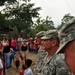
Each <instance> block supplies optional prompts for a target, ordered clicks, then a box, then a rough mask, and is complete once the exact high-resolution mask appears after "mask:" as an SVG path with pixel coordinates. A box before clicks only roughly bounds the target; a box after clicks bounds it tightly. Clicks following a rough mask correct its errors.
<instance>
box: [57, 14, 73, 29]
mask: <svg viewBox="0 0 75 75" xmlns="http://www.w3.org/2000/svg"><path fill="white" fill-rule="evenodd" d="M72 18H74V16H71V14H70V13H68V14H65V15H64V16H63V19H62V20H61V25H59V26H58V27H57V29H60V28H61V27H62V26H63V25H64V24H65V23H66V22H67V21H69V20H71V19H72Z"/></svg>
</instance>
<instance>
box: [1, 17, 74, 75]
mask: <svg viewBox="0 0 75 75" xmlns="http://www.w3.org/2000/svg"><path fill="white" fill-rule="evenodd" d="M17 51H19V56H20V58H21V61H22V71H21V72H20V75H75V59H74V58H75V18H73V19H72V20H70V21H68V22H67V23H65V25H63V26H62V27H61V28H60V30H56V29H54V30H48V31H40V32H38V33H37V34H36V37H35V39H33V38H32V37H29V38H28V39H25V38H24V39H23V38H22V37H21V36H19V38H18V39H17V40H16V39H15V38H14V37H12V38H11V39H6V38H4V39H3V40H2V41H1V42H0V52H3V54H4V60H5V68H9V67H11V66H12V60H13V59H14V58H16V60H15V66H16V68H17V69H18V68H19V65H20V61H19V57H18V56H17V53H18V52H17ZM29 51H33V52H37V53H38V58H37V61H36V64H35V67H34V70H33V71H32V69H31V64H32V62H33V60H31V59H28V58H26V56H27V53H28V52H29ZM2 69H3V62H2V59H0V70H1V71H0V74H1V75H2Z"/></svg>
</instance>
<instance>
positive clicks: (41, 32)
mask: <svg viewBox="0 0 75 75" xmlns="http://www.w3.org/2000/svg"><path fill="white" fill-rule="evenodd" d="M44 35H45V31H40V32H38V33H37V34H36V37H35V38H36V39H37V38H41V37H43V36H44Z"/></svg>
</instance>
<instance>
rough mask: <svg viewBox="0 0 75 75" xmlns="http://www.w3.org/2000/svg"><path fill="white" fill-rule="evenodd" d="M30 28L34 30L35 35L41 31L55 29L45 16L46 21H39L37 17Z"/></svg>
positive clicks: (49, 19)
mask: <svg viewBox="0 0 75 75" xmlns="http://www.w3.org/2000/svg"><path fill="white" fill-rule="evenodd" d="M32 28H34V29H35V30H36V33H37V32H39V31H42V30H44V31H47V30H50V29H55V27H54V23H53V21H52V20H51V18H49V16H47V17H46V19H41V18H40V17H39V18H38V19H37V20H36V22H35V25H34V26H33V27H32Z"/></svg>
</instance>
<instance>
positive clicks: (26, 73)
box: [24, 59, 33, 75]
mask: <svg viewBox="0 0 75 75" xmlns="http://www.w3.org/2000/svg"><path fill="white" fill-rule="evenodd" d="M31 64H32V60H31V59H26V60H25V64H24V67H25V70H24V75H33V73H32V70H31V68H30V67H31Z"/></svg>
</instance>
